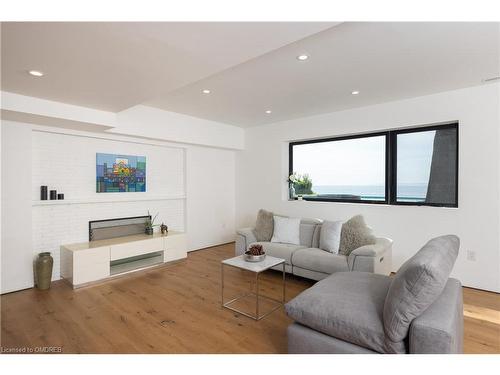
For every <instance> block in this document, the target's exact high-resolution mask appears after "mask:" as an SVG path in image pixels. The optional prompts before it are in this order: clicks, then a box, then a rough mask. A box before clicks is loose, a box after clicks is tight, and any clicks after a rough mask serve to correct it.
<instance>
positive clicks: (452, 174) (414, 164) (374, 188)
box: [289, 123, 458, 207]
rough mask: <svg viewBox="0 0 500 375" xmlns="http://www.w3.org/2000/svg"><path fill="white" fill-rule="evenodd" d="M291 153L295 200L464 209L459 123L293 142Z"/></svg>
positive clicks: (292, 186) (290, 162) (290, 167)
mask: <svg viewBox="0 0 500 375" xmlns="http://www.w3.org/2000/svg"><path fill="white" fill-rule="evenodd" d="M289 152H290V155H289V157H290V160H289V172H290V174H294V175H295V177H296V181H295V182H294V183H293V184H291V186H290V187H291V188H292V189H291V192H290V194H291V195H292V194H294V198H296V197H297V196H302V197H303V199H305V200H318V201H333V202H360V203H385V204H401V205H428V206H444V207H457V206H458V204H457V195H458V194H457V193H458V191H457V188H458V183H457V182H458V124H457V123H453V124H446V125H439V126H432V127H419V128H413V129H404V130H393V131H387V132H382V133H374V134H363V135H356V136H348V137H337V138H328V139H319V140H311V141H300V142H292V143H290V146H289Z"/></svg>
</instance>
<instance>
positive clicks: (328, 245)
mask: <svg viewBox="0 0 500 375" xmlns="http://www.w3.org/2000/svg"><path fill="white" fill-rule="evenodd" d="M341 231H342V222H341V221H324V222H323V225H322V226H321V232H320V236H319V248H320V249H321V250H325V251H328V252H329V253H332V254H338V253H339V247H340V233H341Z"/></svg>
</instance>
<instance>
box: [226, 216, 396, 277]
mask: <svg viewBox="0 0 500 375" xmlns="http://www.w3.org/2000/svg"><path fill="white" fill-rule="evenodd" d="M321 223H322V221H321V220H319V219H302V220H301V223H300V246H298V245H290V244H283V243H274V242H257V240H256V238H255V235H254V232H253V228H244V229H239V230H237V232H236V246H235V253H236V255H241V254H243V253H244V252H245V251H246V250H247V249H248V247H249V246H250V245H251V244H254V243H257V244H260V245H262V246H263V248H264V251H265V252H266V254H269V255H271V256H274V257H277V258H283V259H285V270H286V272H288V273H292V274H294V275H298V276H302V277H306V278H309V279H313V280H322V279H324V278H325V277H327V276H329V275H331V274H333V273H335V272H344V271H364V272H373V273H379V274H384V275H388V274H390V272H391V258H392V240H390V239H388V238H377V240H376V243H375V244H374V245H366V246H362V247H359V248H357V249H356V250H353V251H352V252H351V253H350V254H349V256H345V255H335V254H332V253H329V252H327V251H324V250H321V249H319V238H320V235H321ZM281 267H282V266H279V268H276V269H278V270H281V269H282V268H281Z"/></svg>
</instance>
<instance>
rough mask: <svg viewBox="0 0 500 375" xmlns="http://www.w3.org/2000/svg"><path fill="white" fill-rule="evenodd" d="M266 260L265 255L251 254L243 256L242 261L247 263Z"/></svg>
mask: <svg viewBox="0 0 500 375" xmlns="http://www.w3.org/2000/svg"><path fill="white" fill-rule="evenodd" d="M265 258H266V254H262V255H252V254H246V253H245V255H244V259H245V260H246V261H247V262H254V263H255V262H262V261H263V260H264V259H265Z"/></svg>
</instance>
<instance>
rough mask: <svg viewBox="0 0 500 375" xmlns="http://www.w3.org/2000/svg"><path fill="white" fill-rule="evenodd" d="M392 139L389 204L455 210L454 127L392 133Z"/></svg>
mask: <svg viewBox="0 0 500 375" xmlns="http://www.w3.org/2000/svg"><path fill="white" fill-rule="evenodd" d="M392 139H393V142H394V144H393V148H394V149H395V164H396V165H395V166H394V173H393V174H394V176H393V177H394V178H393V180H394V182H393V183H394V185H395V188H394V189H393V190H394V192H395V194H394V196H393V201H394V202H395V203H398V204H423V205H428V206H445V207H457V188H458V184H457V182H458V180H457V177H458V176H457V174H458V127H457V124H451V125H447V126H439V127H433V128H425V129H410V130H400V131H394V132H393V136H392ZM394 185H393V186H394Z"/></svg>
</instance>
